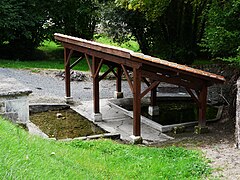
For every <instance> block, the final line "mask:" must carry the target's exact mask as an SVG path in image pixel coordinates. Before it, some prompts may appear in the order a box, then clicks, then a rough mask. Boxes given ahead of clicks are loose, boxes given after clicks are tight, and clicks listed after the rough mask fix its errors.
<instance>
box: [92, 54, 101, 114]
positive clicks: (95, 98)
mask: <svg viewBox="0 0 240 180" xmlns="http://www.w3.org/2000/svg"><path fill="white" fill-rule="evenodd" d="M98 64H99V58H96V57H94V56H93V57H92V70H93V104H94V105H93V106H94V107H93V110H94V113H95V114H97V113H99V112H100V108H99V74H95V73H96V72H97V68H98Z"/></svg>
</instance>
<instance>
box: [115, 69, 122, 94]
mask: <svg viewBox="0 0 240 180" xmlns="http://www.w3.org/2000/svg"><path fill="white" fill-rule="evenodd" d="M116 74H117V76H116V77H117V81H116V91H115V92H114V98H116V99H118V98H123V92H122V74H123V70H122V68H121V66H118V67H117V73H116Z"/></svg>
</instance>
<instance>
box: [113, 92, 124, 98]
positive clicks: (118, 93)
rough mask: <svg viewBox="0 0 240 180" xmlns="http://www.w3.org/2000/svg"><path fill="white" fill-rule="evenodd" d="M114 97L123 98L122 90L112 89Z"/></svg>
mask: <svg viewBox="0 0 240 180" xmlns="http://www.w3.org/2000/svg"><path fill="white" fill-rule="evenodd" d="M114 98H115V99H120V98H123V92H118V91H114Z"/></svg>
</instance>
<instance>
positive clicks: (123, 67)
mask: <svg viewBox="0 0 240 180" xmlns="http://www.w3.org/2000/svg"><path fill="white" fill-rule="evenodd" d="M122 69H123V71H124V74H125V76H126V78H127V81H128V84H129V86H130V89H131V91H132V92H133V84H132V80H131V78H130V76H129V74H128V72H127V69H126V68H125V66H124V65H122ZM135 69H136V68H135ZM140 81H141V79H140Z"/></svg>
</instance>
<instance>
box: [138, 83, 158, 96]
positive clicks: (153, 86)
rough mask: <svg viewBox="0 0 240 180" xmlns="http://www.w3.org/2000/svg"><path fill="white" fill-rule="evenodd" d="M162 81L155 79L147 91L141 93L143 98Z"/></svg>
mask: <svg viewBox="0 0 240 180" xmlns="http://www.w3.org/2000/svg"><path fill="white" fill-rule="evenodd" d="M159 83H160V81H154V82H153V83H152V84H151V85H150V86H149V87H148V88H147V89H145V91H143V92H142V93H141V98H143V97H144V96H145V95H146V94H147V93H148V92H149V91H151V90H152V89H155V88H156V87H157V86H158V85H159Z"/></svg>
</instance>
